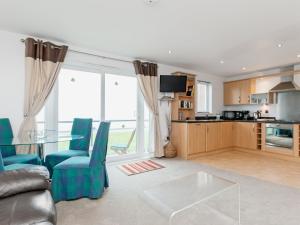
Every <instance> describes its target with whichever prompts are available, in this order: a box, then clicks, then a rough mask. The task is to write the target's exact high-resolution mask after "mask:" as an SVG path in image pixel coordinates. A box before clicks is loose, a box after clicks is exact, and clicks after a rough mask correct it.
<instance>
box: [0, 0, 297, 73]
mask: <svg viewBox="0 0 300 225" xmlns="http://www.w3.org/2000/svg"><path fill="white" fill-rule="evenodd" d="M0 29H4V30H9V31H15V32H20V33H24V34H29V35H34V36H39V37H44V38H49V39H54V40H58V41H62V42H66V43H69V44H72V45H77V46H81V47H84V48H88V49H93V50H99V51H103V52H110V53H114V54H118V55H121V56H128V57H134V58H143V59H149V60H153V61H157V62H160V63H166V64H170V65H175V66H180V67H185V68H189V69H194V70H202V71H206V72H209V73H211V74H216V75H221V76H229V75H235V74H241V73H245V72H252V71H256V70H261V69H266V68H272V67H277V66H281V65H287V64H291V63H295V62H300V58H297V57H296V55H297V54H300V1H299V0H159V2H158V3H156V4H155V5H152V6H148V5H147V4H145V0H84V1H82V0H78V1H76V0H51V1H50V0H48V1H45V0H26V1H19V0H1V1H0ZM278 43H282V44H283V47H282V48H278V47H277V44H278ZM169 50H171V51H172V54H169V53H168V51H169ZM220 60H224V62H225V63H224V64H220ZM242 67H246V68H247V70H246V71H242V70H241V68H242Z"/></svg>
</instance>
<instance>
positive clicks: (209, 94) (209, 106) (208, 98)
mask: <svg viewBox="0 0 300 225" xmlns="http://www.w3.org/2000/svg"><path fill="white" fill-rule="evenodd" d="M199 84H204V85H206V106H205V111H200V110H199V104H198V103H199ZM196 86H197V94H196V103H197V104H196V113H212V83H211V82H208V81H203V80H197V83H196Z"/></svg>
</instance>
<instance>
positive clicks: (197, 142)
mask: <svg viewBox="0 0 300 225" xmlns="http://www.w3.org/2000/svg"><path fill="white" fill-rule="evenodd" d="M205 147H206V125H205V124H204V123H191V124H188V147H187V151H188V154H189V155H190V154H197V153H201V152H205Z"/></svg>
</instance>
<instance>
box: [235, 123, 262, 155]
mask: <svg viewBox="0 0 300 225" xmlns="http://www.w3.org/2000/svg"><path fill="white" fill-rule="evenodd" d="M233 134H234V141H235V143H234V145H235V146H236V147H239V148H246V149H254V150H255V149H257V124H256V123H247V122H235V123H234V132H233Z"/></svg>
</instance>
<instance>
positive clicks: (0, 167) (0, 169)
mask: <svg viewBox="0 0 300 225" xmlns="http://www.w3.org/2000/svg"><path fill="white" fill-rule="evenodd" d="M4 170H5V169H4V162H3V159H2V154H1V152H0V172H1V171H4Z"/></svg>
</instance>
